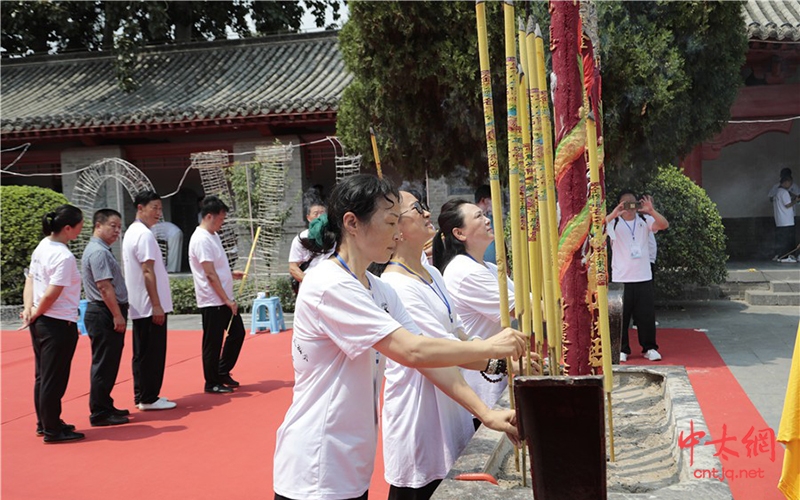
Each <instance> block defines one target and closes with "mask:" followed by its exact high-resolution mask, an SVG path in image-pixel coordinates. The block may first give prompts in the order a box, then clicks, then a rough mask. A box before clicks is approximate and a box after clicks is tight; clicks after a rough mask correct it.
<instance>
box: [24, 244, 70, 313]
mask: <svg viewBox="0 0 800 500" xmlns="http://www.w3.org/2000/svg"><path fill="white" fill-rule="evenodd" d="M30 273H31V275H32V276H33V306H34V307H39V302H40V301H41V300H42V295H44V292H45V290H47V287H48V286H50V285H56V286H63V287H64V289H63V290H61V295H59V296H58V298H57V299H56V301H55V302H53V305H51V306H50V308H49V309H48V310H47V311H45V312H44V314H43V315H44V316H47V317H48V318H55V319H63V320H64V321H73V322H77V321H78V305H79V303H80V300H81V275H80V273H79V272H78V263H77V261H76V260H75V256H74V255H72V252H70V251H69V248H67V245H65V244H63V243H59V242H57V241H53V240H51V239H50V238H44V239H43V240H42V241H40V242H39V244H38V245H37V246H36V249H35V250H34V251H33V254H31V268H30Z"/></svg>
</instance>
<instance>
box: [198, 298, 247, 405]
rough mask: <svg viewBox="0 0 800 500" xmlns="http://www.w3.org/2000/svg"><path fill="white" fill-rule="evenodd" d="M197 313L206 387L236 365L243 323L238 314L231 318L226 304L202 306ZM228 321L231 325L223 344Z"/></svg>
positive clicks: (214, 383)
mask: <svg viewBox="0 0 800 500" xmlns="http://www.w3.org/2000/svg"><path fill="white" fill-rule="evenodd" d="M200 314H201V315H202V317H203V377H204V378H205V381H206V389H210V388H212V387H213V386H215V385H219V384H221V383H222V381H221V380H220V377H224V376H226V375H229V374H230V372H231V370H233V367H234V366H235V365H236V360H238V359H239V353H240V352H241V350H242V343H243V342H244V323H243V322H242V315H241V314H237V315H236V316H235V317H234V318H233V321H231V309H230V308H229V307H228V306H210V307H203V308H201V309H200ZM229 322H230V324H231V329H230V331H229V332H228V338H227V339H225V345H224V346H223V345H222V342H223V338H222V337H223V335H224V332H225V329H226V328H227V327H228V323H229ZM220 352H221V353H222V354H221V355H220Z"/></svg>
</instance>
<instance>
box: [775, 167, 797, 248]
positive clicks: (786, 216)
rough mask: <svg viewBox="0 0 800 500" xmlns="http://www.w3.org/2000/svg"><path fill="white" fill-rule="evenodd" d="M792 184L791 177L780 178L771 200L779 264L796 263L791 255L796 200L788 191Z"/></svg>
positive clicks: (793, 244)
mask: <svg viewBox="0 0 800 500" xmlns="http://www.w3.org/2000/svg"><path fill="white" fill-rule="evenodd" d="M793 184H794V181H792V178H791V177H788V176H784V177H781V182H780V185H779V187H778V190H777V191H776V192H775V196H774V197H773V198H772V211H773V214H774V216H775V241H776V243H777V248H778V256H777V258H778V259H779V262H789V263H791V262H797V259H796V258H795V257H793V256H792V255H788V254H791V253H792V252H794V250H795V241H794V206H795V205H796V204H797V198H795V197H793V196H792V195H791V193H790V192H789V189H790V188H791V187H792V185H793Z"/></svg>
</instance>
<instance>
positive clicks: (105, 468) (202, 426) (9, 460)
mask: <svg viewBox="0 0 800 500" xmlns="http://www.w3.org/2000/svg"><path fill="white" fill-rule="evenodd" d="M1 335H2V337H0V338H1V340H2V343H1V344H0V347H1V348H2V490H0V496H2V498H3V499H4V500H36V499H42V500H53V499H61V500H93V499H98V500H100V499H103V500H105V499H108V498H115V499H121V500H125V499H131V500H133V499H137V500H139V499H141V498H152V499H162V498H181V499H186V500H205V499H208V500H220V499H253V498H262V499H264V498H268V499H271V498H272V497H273V492H272V456H273V452H274V450H275V430H276V429H277V427H278V425H279V424H280V422H281V421H282V420H283V416H284V414H285V412H286V409H287V408H288V406H289V403H290V402H291V397H292V392H291V387H292V385H293V381H294V373H293V370H292V360H291V354H290V349H289V343H290V339H291V331H289V332H283V333H281V334H279V335H269V334H262V335H257V336H253V335H247V338H246V339H245V343H244V347H243V349H242V354H241V357H240V359H239V363H238V365H237V369H236V370H234V375H235V378H236V379H237V380H239V382H241V384H242V386H241V387H240V388H239V389H238V390H237V391H236V393H235V394H233V395H217V394H205V393H204V392H203V373H202V365H201V361H200V341H201V332H199V331H171V332H170V333H169V335H170V336H169V343H168V352H167V369H166V375H165V379H164V386H163V390H162V396H165V397H168V398H170V399H172V400H174V401H176V402H177V403H178V407H177V408H176V409H174V410H169V411H161V412H140V411H138V410H135V409H134V407H133V382H132V379H131V368H130V359H131V333H130V331H128V333H127V334H126V335H127V337H126V339H125V340H126V346H125V353H124V354H123V362H122V366H121V367H120V376H119V377H118V380H117V386H116V387H115V389H114V392H113V394H112V396H113V397H114V399H115V404H116V405H117V407H119V408H128V409H131V410H132V411H131V420H132V421H131V423H129V424H126V425H121V426H117V427H90V426H89V403H88V401H89V368H90V364H91V349H90V345H89V339H88V338H87V337H85V336H82V337H81V339H80V341H79V342H78V348H77V351H76V352H75V358H74V360H73V363H72V373H71V375H70V382H69V387H68V388H67V393H66V395H65V396H64V399H63V411H62V416H63V418H64V419H65V420H66V421H67V422H70V423H73V424H75V425H76V426H77V428H78V430H79V431H81V432H85V433H86V439H85V440H84V441H81V442H78V443H70V444H60V445H44V444H42V439H41V438H37V437H36V436H35V433H34V431H35V427H36V417H35V414H34V411H33V375H34V373H33V370H34V366H33V350H32V348H31V345H30V336H29V334H28V332H27V331H26V332H9V331H4V332H2V334H1ZM381 465H382V464H381ZM376 472H377V471H376ZM382 474H383V472H382V468H381V471H380V475H379V476H378V479H379V481H376V483H375V484H374V485H373V488H372V489H371V492H373V491H374V494H373V498H385V497H386V494H387V492H388V486H387V485H386V483H385V482H384V481H383V476H382Z"/></svg>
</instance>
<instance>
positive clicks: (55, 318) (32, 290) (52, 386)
mask: <svg viewBox="0 0 800 500" xmlns="http://www.w3.org/2000/svg"><path fill="white" fill-rule="evenodd" d="M82 228H83V213H82V212H81V211H80V209H78V208H76V207H73V206H72V205H61V206H60V207H58V208H56V209H55V211H53V212H49V213H48V214H46V215H45V216H44V217H42V232H43V233H44V234H45V236H46V237H45V238H44V239H43V240H42V241H40V242H39V245H38V246H37V247H36V249H35V250H34V251H33V254H32V255H31V267H30V272H29V273H28V275H27V277H26V279H25V289H24V292H23V301H24V308H23V310H22V314H20V317H21V318H22V321H23V325H22V327H20V330H22V329H24V328H27V327H30V332H31V341H32V343H33V354H34V359H35V364H36V378H35V381H34V386H33V396H34V406H35V408H36V434H37V435H38V436H42V435H43V436H44V442H45V443H64V442H69V441H77V440H80V439H83V438H84V435H83V434H81V433H80V432H75V426H74V425H70V424H67V423H65V422H64V421H63V420H61V398H62V397H63V396H64V392H65V391H66V390H67V382H68V381H69V370H70V364H71V363H72V356H73V355H74V354H75V346H76V345H77V344H78V326H77V321H78V306H79V303H80V300H81V275H80V273H79V272H78V264H77V262H76V260H75V256H74V255H72V252H70V251H69V248H67V243H68V242H70V241H72V240H74V239H75V238H77V237H78V235H79V234H80V232H81V229H82Z"/></svg>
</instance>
